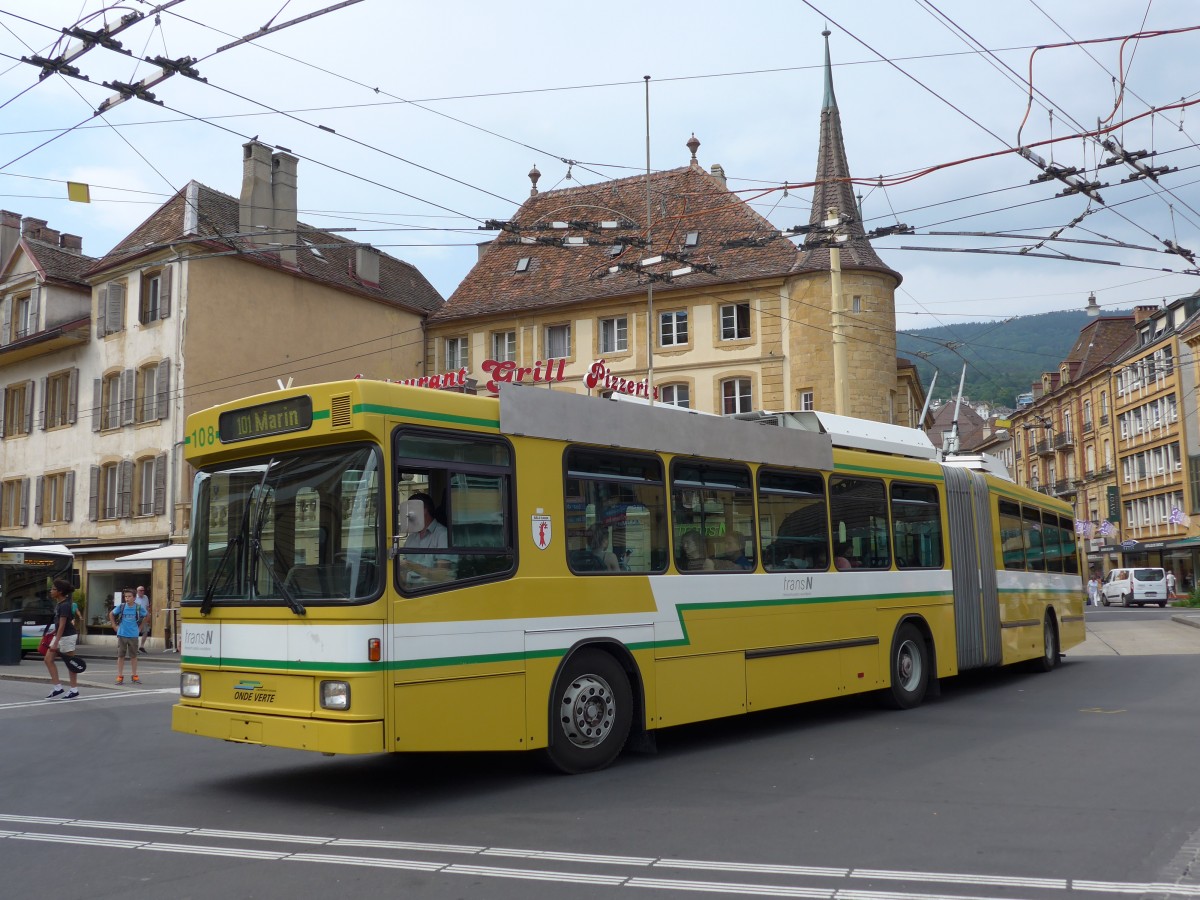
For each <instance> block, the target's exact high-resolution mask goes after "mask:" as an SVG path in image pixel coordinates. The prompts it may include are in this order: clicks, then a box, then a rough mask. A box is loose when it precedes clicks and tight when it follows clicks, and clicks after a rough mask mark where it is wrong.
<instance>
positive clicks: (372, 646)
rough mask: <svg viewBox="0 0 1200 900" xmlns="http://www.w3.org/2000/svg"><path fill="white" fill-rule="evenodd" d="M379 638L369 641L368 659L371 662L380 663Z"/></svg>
mask: <svg viewBox="0 0 1200 900" xmlns="http://www.w3.org/2000/svg"><path fill="white" fill-rule="evenodd" d="M379 657H380V652H379V638H371V639H370V640H369V641H367V659H369V660H370V661H371V662H379Z"/></svg>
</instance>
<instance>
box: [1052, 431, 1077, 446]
mask: <svg viewBox="0 0 1200 900" xmlns="http://www.w3.org/2000/svg"><path fill="white" fill-rule="evenodd" d="M1074 446H1075V437H1074V435H1072V434H1071V432H1070V431H1060V432H1059V433H1058V434H1056V435H1055V436H1054V449H1055V450H1065V449H1066V448H1067V447H1074Z"/></svg>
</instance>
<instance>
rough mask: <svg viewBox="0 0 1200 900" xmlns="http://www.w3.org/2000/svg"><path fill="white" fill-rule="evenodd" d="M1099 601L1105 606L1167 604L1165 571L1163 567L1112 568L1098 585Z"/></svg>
mask: <svg viewBox="0 0 1200 900" xmlns="http://www.w3.org/2000/svg"><path fill="white" fill-rule="evenodd" d="M1100 602H1101V603H1103V604H1104V605H1105V606H1108V605H1109V604H1112V603H1119V604H1120V605H1121V606H1134V605H1136V606H1145V605H1146V604H1147V603H1157V604H1158V605H1159V606H1166V605H1167V573H1166V570H1165V569H1155V568H1150V567H1145V568H1140V569H1139V568H1129V569H1113V570H1112V571H1111V572H1109V573H1108V575H1107V576H1106V577H1105V579H1104V583H1103V584H1102V585H1100Z"/></svg>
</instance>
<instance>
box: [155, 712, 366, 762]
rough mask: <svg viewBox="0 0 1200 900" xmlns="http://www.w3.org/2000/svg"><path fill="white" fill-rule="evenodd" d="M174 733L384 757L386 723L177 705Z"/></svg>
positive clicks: (316, 750)
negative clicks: (249, 712) (375, 754)
mask: <svg viewBox="0 0 1200 900" xmlns="http://www.w3.org/2000/svg"><path fill="white" fill-rule="evenodd" d="M171 729H172V730H173V731H179V732H182V733H183V734H195V735H199V736H200V737H210V738H216V739H217V740H221V741H233V742H235V743H239V744H259V745H261V746H264V747H285V748H288V749H290V750H312V751H314V752H317V753H347V754H349V753H382V752H383V751H384V749H385V748H384V745H383V722H378V721H376V722H338V721H323V720H321V719H306V718H298V717H291V716H259V715H246V714H244V713H238V712H231V711H229V710H224V709H205V708H204V707H201V706H185V705H183V704H182V703H177V704H175V706H174V707H173V708H172V710H171Z"/></svg>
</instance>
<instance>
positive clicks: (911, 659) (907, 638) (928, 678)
mask: <svg viewBox="0 0 1200 900" xmlns="http://www.w3.org/2000/svg"><path fill="white" fill-rule="evenodd" d="M936 676H937V668H936V662H935V659H934V653H933V634H932V632H931V631H930V630H929V625H928V623H927V622H926V621H925V620H924V619H922V618H921V617H920V616H908V617H906V618H903V619H901V620H900V621H899V622H897V623H896V630H895V631H894V632H893V633H892V642H891V650H890V651H889V652H888V681H889V684H888V687H887V688H886V689H885V690H884V691H883V694H882V695H881V696H882V699H883V702H884V704H885V705H886V706H889V707H891V708H892V709H913V708H914V707H917V706H920V705H921V702H922V701H923V700H924V699H925V697H926V695H927V694H928V693H929V692H930V684H931V683H932V682H934V681H935V680H936Z"/></svg>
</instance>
